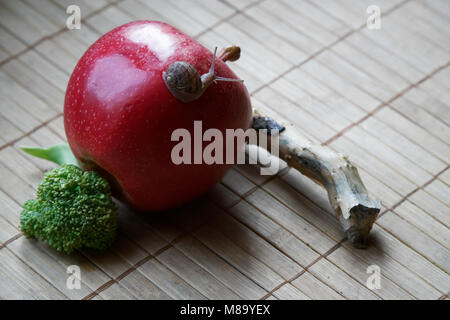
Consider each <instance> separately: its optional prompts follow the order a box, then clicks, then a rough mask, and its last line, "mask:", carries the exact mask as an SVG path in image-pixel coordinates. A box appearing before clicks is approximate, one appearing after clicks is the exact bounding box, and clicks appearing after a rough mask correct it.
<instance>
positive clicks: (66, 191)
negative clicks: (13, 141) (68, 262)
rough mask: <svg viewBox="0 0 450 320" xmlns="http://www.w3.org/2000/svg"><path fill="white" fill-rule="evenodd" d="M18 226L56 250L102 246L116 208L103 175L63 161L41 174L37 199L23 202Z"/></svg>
mask: <svg viewBox="0 0 450 320" xmlns="http://www.w3.org/2000/svg"><path fill="white" fill-rule="evenodd" d="M20 227H21V229H22V231H23V233H24V235H25V236H27V237H33V238H37V239H40V240H42V241H46V242H47V243H48V244H49V245H50V246H52V247H54V248H56V249H57V250H58V251H65V252H66V253H71V252H72V251H73V250H76V249H80V248H82V247H89V248H94V249H98V250H105V249H107V248H108V247H109V246H110V245H111V244H112V242H113V240H114V238H115V235H116V230H117V208H116V206H115V204H114V202H113V201H112V198H111V190H110V187H109V184H108V182H107V181H106V180H105V179H103V178H102V177H100V176H99V175H98V174H97V173H95V172H94V171H85V172H83V170H81V169H80V168H78V167H77V166H74V165H71V164H64V165H62V166H61V167H59V168H56V169H53V170H51V171H49V172H48V173H46V174H45V175H44V178H43V180H42V181H41V183H40V184H39V187H38V190H37V199H36V200H34V199H31V200H28V201H26V202H25V204H24V206H23V211H22V213H21V216H20Z"/></svg>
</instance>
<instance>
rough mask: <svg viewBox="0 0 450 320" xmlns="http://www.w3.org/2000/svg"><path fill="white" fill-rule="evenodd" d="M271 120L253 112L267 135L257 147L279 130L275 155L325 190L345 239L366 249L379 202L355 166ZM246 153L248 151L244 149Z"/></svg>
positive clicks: (234, 54)
mask: <svg viewBox="0 0 450 320" xmlns="http://www.w3.org/2000/svg"><path fill="white" fill-rule="evenodd" d="M240 54H241V50H240V48H239V47H237V46H230V47H228V48H225V49H224V50H223V51H222V52H221V53H220V54H219V56H218V58H219V59H221V60H222V61H224V62H227V61H236V60H238V59H239V57H240ZM275 120H276V121H274V120H272V119H270V118H269V117H267V116H265V115H264V114H260V113H258V112H257V111H255V112H254V116H253V127H254V129H268V131H267V133H268V134H269V136H267V138H268V139H267V141H265V143H261V141H259V142H258V145H259V146H264V147H266V146H267V150H268V151H269V152H270V151H271V147H270V142H271V139H270V133H271V129H272V130H279V131H280V132H279V138H280V139H279V155H278V156H279V157H280V158H281V159H283V160H285V161H286V162H287V164H288V165H289V166H290V167H293V168H295V169H297V170H298V171H300V172H301V173H302V174H304V175H306V176H308V177H309V178H311V179H313V180H315V181H317V182H318V183H320V184H321V185H323V186H324V187H325V189H326V190H327V192H328V198H329V200H330V203H331V206H332V207H333V209H334V212H335V215H336V216H337V217H338V219H339V220H340V222H341V225H342V227H343V228H344V231H345V233H346V235H347V238H348V239H349V240H350V242H352V243H353V245H354V246H355V247H357V248H365V247H367V240H368V237H369V232H370V230H371V229H372V225H373V223H374V222H375V219H376V218H377V215H378V213H379V212H380V208H381V203H380V201H379V200H376V199H373V198H371V197H370V196H369V195H368V193H367V190H366V187H365V186H364V184H363V182H362V181H361V178H360V176H359V174H358V170H357V169H356V167H355V166H354V165H353V164H352V163H351V162H350V161H349V160H348V159H347V158H346V157H345V156H343V155H342V154H339V153H336V152H334V151H333V150H331V149H330V148H328V147H325V146H321V145H314V144H312V143H311V142H310V141H308V140H307V139H305V138H304V137H303V136H301V135H299V134H297V133H296V130H295V127H293V125H292V124H287V123H282V122H281V121H278V120H277V119H275ZM281 129H283V130H281ZM247 147H248V146H247ZM246 150H247V151H248V148H246Z"/></svg>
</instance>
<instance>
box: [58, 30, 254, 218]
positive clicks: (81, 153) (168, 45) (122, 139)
mask: <svg viewBox="0 0 450 320" xmlns="http://www.w3.org/2000/svg"><path fill="white" fill-rule="evenodd" d="M211 60H212V53H211V51H209V50H208V49H206V48H205V47H203V46H202V45H201V44H199V43H198V42H197V41H195V40H193V39H191V38H190V37H189V36H187V35H185V34H184V33H182V32H180V31H179V30H177V29H175V28H174V27H172V26H170V25H168V24H165V23H162V22H157V21H135V22H131V23H128V24H125V25H122V26H120V27H117V28H116V29H114V30H112V31H110V32H108V33H107V34H105V35H103V36H102V37H101V38H100V39H99V40H97V41H96V42H95V43H94V44H93V45H92V46H91V47H90V48H89V49H88V50H87V51H86V53H85V54H84V55H83V57H82V58H81V59H80V61H79V62H78V64H77V66H76V67H75V69H74V71H73V73H72V76H71V78H70V80H69V83H68V86H67V91H66V96H65V102H64V125H65V130H66V135H67V140H68V142H69V145H70V147H71V149H72V151H73V153H74V155H75V157H76V158H77V159H78V161H79V163H80V165H81V167H82V168H83V169H85V170H96V171H98V172H99V173H101V174H102V175H103V176H105V177H106V178H107V179H108V181H109V182H110V183H111V185H112V189H113V194H114V195H115V196H116V197H118V198H119V199H120V200H122V201H124V202H126V203H128V204H129V205H130V206H131V207H132V208H134V209H137V210H140V211H160V210H166V209H170V208H174V207H177V206H179V205H181V204H184V203H186V202H188V201H190V200H192V199H193V198H195V197H197V196H199V195H201V194H203V193H204V192H206V191H207V190H208V189H210V188H211V187H213V186H214V185H215V184H216V183H217V182H219V181H220V180H221V178H222V177H223V176H224V175H225V173H226V172H227V170H228V169H229V168H230V166H231V165H226V164H213V165H207V164H204V163H203V164H181V165H175V164H174V163H173V162H172V160H171V151H172V148H173V147H174V146H175V145H176V144H178V141H171V135H172V132H173V131H174V130H175V129H177V128H185V129H187V130H189V131H190V133H191V137H192V138H193V137H194V132H193V131H194V129H193V128H194V121H196V120H200V121H202V127H203V132H204V131H205V130H207V129H208V128H217V129H219V130H220V131H221V132H222V133H223V135H224V137H225V129H238V128H241V129H243V130H246V129H247V128H248V127H249V126H250V123H251V115H252V110H251V104H250V97H249V94H248V91H247V89H246V87H245V86H244V85H243V84H242V83H240V82H217V83H213V84H211V85H210V86H209V87H208V88H207V89H206V91H205V92H204V93H203V95H202V96H201V97H200V98H198V99H197V100H195V101H192V102H190V103H183V102H181V101H179V100H178V99H177V98H175V97H174V96H173V95H172V94H171V93H170V92H169V90H168V89H167V87H166V85H165V83H164V80H163V78H162V74H163V72H164V71H166V70H167V68H168V67H169V65H170V64H171V63H173V62H175V61H186V62H189V63H190V64H192V65H193V66H194V67H195V68H196V69H197V71H198V72H199V74H204V73H207V72H208V70H209V68H210V64H211ZM215 71H216V74H217V75H218V76H222V77H227V78H236V79H237V77H236V75H235V74H234V73H233V72H232V71H231V70H230V68H229V67H228V66H227V65H226V64H225V63H224V62H223V61H221V60H219V59H216V64H215ZM224 140H225V139H224ZM207 144H208V143H206V144H204V145H207ZM224 144H225V141H224ZM191 150H192V151H191V153H192V158H193V142H192V149H191ZM224 157H225V156H224ZM224 159H225V158H224Z"/></svg>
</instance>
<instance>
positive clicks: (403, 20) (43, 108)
mask: <svg viewBox="0 0 450 320" xmlns="http://www.w3.org/2000/svg"><path fill="white" fill-rule="evenodd" d="M70 4H78V5H79V6H80V7H81V14H82V27H81V29H80V30H68V29H67V28H66V27H65V21H66V19H67V14H66V12H65V11H66V8H67V6H68V5H70ZM371 4H376V5H378V6H379V7H380V9H381V29H380V30H369V29H368V28H367V27H366V20H367V17H368V16H369V14H367V13H366V9H367V7H368V6H369V5H371ZM137 19H154V20H162V21H165V22H168V23H170V24H172V25H174V26H176V27H178V28H179V29H181V30H183V31H184V32H186V33H187V34H189V35H191V36H193V37H195V38H196V39H198V40H199V41H200V42H201V43H203V44H204V45H205V46H207V47H208V48H213V47H214V46H216V45H217V46H219V47H220V46H225V45H229V44H231V43H233V44H238V45H240V46H241V47H242V50H243V54H242V57H241V59H240V60H239V61H238V62H236V63H233V64H231V65H230V66H231V67H232V69H233V70H235V72H236V73H237V74H238V76H239V77H241V78H242V79H245V83H246V85H247V87H248V89H249V91H250V92H251V95H252V101H253V104H254V106H255V107H258V108H261V109H265V110H268V112H271V113H272V114H274V115H276V116H277V117H280V118H288V119H290V121H292V122H294V123H295V124H296V125H297V126H298V127H299V128H300V129H301V131H302V132H303V133H304V134H305V136H307V137H309V138H310V139H311V140H313V141H315V142H317V143H322V144H324V145H328V146H330V147H331V148H333V149H335V150H339V151H341V152H343V153H346V154H348V155H349V156H350V159H351V160H352V161H353V162H354V163H356V165H357V166H358V167H359V168H360V169H359V170H360V174H361V176H362V178H363V180H364V182H365V184H366V186H367V187H368V189H369V191H370V192H371V193H372V194H373V195H374V196H376V197H377V198H379V199H381V200H382V202H383V209H382V213H381V215H380V218H379V219H378V220H377V222H376V224H375V226H374V228H373V231H372V246H371V247H370V248H369V249H368V250H357V249H354V248H352V246H351V245H350V244H349V243H348V241H346V240H345V236H344V234H343V232H342V231H341V228H340V225H339V223H338V221H337V220H336V219H335V218H334V217H333V215H332V210H331V208H330V206H329V204H328V199H327V196H326V193H325V191H324V190H323V189H321V188H320V187H319V186H317V185H316V184H314V183H312V182H311V181H309V180H308V179H306V178H304V177H302V176H301V175H300V174H299V173H298V172H296V171H295V170H287V169H284V170H282V171H281V172H279V173H278V174H277V175H275V176H270V177H268V176H260V175H258V168H256V167H254V166H250V165H248V166H239V167H235V168H233V169H232V170H231V171H230V172H229V173H228V174H227V175H226V177H225V178H224V179H223V181H222V182H221V183H220V184H218V185H217V186H216V187H215V188H214V189H213V190H212V191H211V192H210V193H209V194H208V195H206V196H205V197H203V198H201V199H199V200H198V201H195V202H194V203H192V204H190V205H188V206H186V207H184V208H183V209H180V210H178V211H176V212H170V213H167V214H160V215H156V214H147V215H145V214H136V213H133V212H129V211H127V210H126V209H125V208H121V209H120V217H119V220H120V221H119V222H120V233H119V236H118V239H117V241H116V243H115V244H114V246H113V248H112V249H111V250H109V251H107V252H106V253H105V254H103V255H92V254H91V253H89V252H77V253H75V254H73V255H70V256H67V255H62V254H58V253H57V252H56V251H55V250H53V249H52V248H50V247H48V246H47V245H45V244H42V243H39V242H36V241H34V240H30V239H26V238H25V237H23V236H22V235H21V233H20V231H19V230H18V224H19V216H20V211H21V205H22V204H23V203H24V201H25V200H27V199H29V198H32V197H34V196H35V191H36V186H37V185H38V183H39V181H40V180H41V178H42V174H43V172H45V171H46V170H49V169H51V168H53V167H54V166H53V165H52V164H51V163H48V162H45V161H41V160H38V159H35V158H31V157H29V156H27V155H25V154H24V153H22V152H21V151H20V150H19V149H18V146H20V145H42V146H48V145H51V144H54V143H58V142H61V141H64V140H65V134H64V128H63V119H62V107H63V99H64V91H65V87H66V83H67V81H68V78H69V76H70V73H71V71H72V70H73V68H74V66H75V64H76V62H77V60H78V58H79V57H80V56H81V55H82V54H83V52H84V51H85V50H86V49H87V48H88V46H89V45H90V44H91V43H92V42H94V41H95V40H96V39H97V38H98V37H100V35H101V34H103V33H105V32H107V31H109V30H110V29H112V28H114V27H116V26H118V25H121V24H123V23H126V22H128V21H132V20H137ZM0 61H1V62H0V92H1V93H0V94H1V99H0V103H1V105H0V201H1V207H0V298H4V299H14V298H19V299H22V298H23V299H217V298H222V299H242V298H246V299H448V295H449V291H450V276H449V272H450V251H449V244H450V232H449V226H450V209H449V206H450V191H449V184H450V170H449V169H448V164H449V156H450V146H449V141H450V127H449V123H450V67H449V61H450V2H449V1H447V0H421V1H420V0H417V1H413V0H404V1H401V0H376V1H372V0H357V1H356V0H353V1H350V0H321V1H313V0H304V1H300V0H281V1H276V0H270V1H269V0H223V1H222V0H208V1H201V0H195V1H194V0H149V1H144V0H139V1H134V0H133V1H132V0H124V1H107V0H96V1H88V0H55V1H51V0H39V1H34V0H23V1H17V0H2V1H1V2H0ZM70 265H78V266H79V267H80V268H81V280H82V285H81V289H79V290H69V289H68V288H67V287H66V280H67V277H68V274H67V267H68V266H70ZM372 265H376V266H378V267H379V268H380V271H381V281H380V284H381V288H380V289H377V290H370V289H369V288H368V287H367V286H366V281H367V279H368V277H369V276H370V274H369V273H367V268H368V267H369V266H372Z"/></svg>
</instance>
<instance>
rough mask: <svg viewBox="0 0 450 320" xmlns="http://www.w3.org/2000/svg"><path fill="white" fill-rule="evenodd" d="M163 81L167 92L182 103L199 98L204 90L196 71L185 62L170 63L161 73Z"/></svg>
mask: <svg viewBox="0 0 450 320" xmlns="http://www.w3.org/2000/svg"><path fill="white" fill-rule="evenodd" d="M163 79H164V82H165V84H166V86H167V88H168V89H169V91H170V92H171V93H172V94H173V95H174V96H175V97H176V98H177V99H180V100H181V101H183V102H191V101H193V100H195V99H197V98H199V97H200V96H201V95H202V93H203V91H204V89H205V88H204V86H203V82H202V78H201V76H200V75H199V73H198V72H197V70H196V69H195V68H194V66H193V65H191V64H190V63H189V62H185V61H176V62H174V63H172V64H171V65H170V66H169V68H168V69H167V71H166V72H164V73H163Z"/></svg>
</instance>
